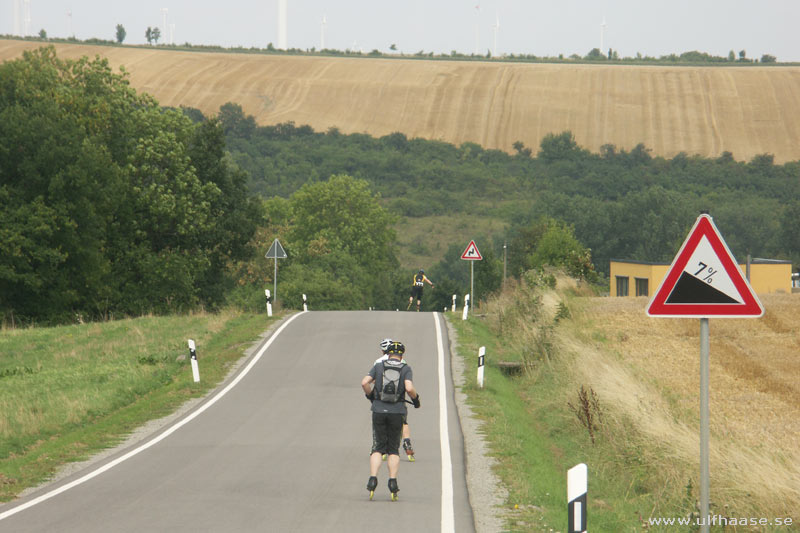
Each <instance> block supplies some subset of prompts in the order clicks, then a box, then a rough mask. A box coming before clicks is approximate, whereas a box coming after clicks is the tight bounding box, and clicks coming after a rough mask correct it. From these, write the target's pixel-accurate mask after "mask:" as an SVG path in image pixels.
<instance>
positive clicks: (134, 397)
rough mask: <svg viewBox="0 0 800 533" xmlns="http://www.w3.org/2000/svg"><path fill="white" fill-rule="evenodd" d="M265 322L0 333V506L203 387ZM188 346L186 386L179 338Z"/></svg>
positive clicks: (225, 319)
mask: <svg viewBox="0 0 800 533" xmlns="http://www.w3.org/2000/svg"><path fill="white" fill-rule="evenodd" d="M274 320H275V318H271V319H270V318H267V317H266V316H265V315H257V314H240V313H236V312H233V311H224V312H221V313H217V314H207V313H199V314H192V315H184V316H166V317H142V318H135V319H127V320H119V321H114V322H104V323H91V324H81V325H74V326H61V327H54V328H30V329H14V330H10V329H9V330H3V331H2V332H0V354H2V355H0V501H4V502H5V501H10V500H12V499H14V498H15V497H16V496H17V495H19V494H20V493H21V492H22V491H23V490H25V489H26V488H29V487H32V486H36V485H37V484H40V483H42V482H44V481H46V480H47V479H50V478H51V477H52V476H53V474H54V473H55V472H56V471H57V470H58V469H59V467H61V466H63V465H64V464H66V463H69V462H74V461H80V460H84V459H86V458H88V457H90V456H91V455H92V454H94V453H96V452H98V451H100V450H103V449H106V448H109V447H111V446H114V445H116V444H118V443H120V442H121V441H122V440H124V438H125V437H126V436H127V435H128V434H130V432H132V431H133V430H135V429H136V428H137V427H139V426H141V425H142V424H143V423H145V422H147V421H149V420H152V419H156V418H160V417H162V416H166V415H167V414H169V413H171V412H173V411H174V410H175V409H176V408H177V407H179V406H180V405H181V404H183V403H184V402H185V401H187V400H189V399H191V398H194V397H198V396H201V395H203V394H205V393H207V392H208V391H209V390H211V389H213V388H214V387H215V386H216V385H217V384H218V383H219V382H220V381H221V380H222V379H224V378H225V376H226V375H227V372H228V369H229V368H230V367H231V365H232V364H233V363H235V362H236V361H237V360H238V359H239V358H241V357H242V355H243V352H244V351H245V350H246V349H247V348H248V347H249V346H250V345H252V343H253V342H255V341H256V340H257V339H258V336H259V334H261V333H262V332H263V331H264V330H265V329H267V327H268V326H269V324H270V323H271V322H273V321H274ZM190 338H191V339H194V340H195V342H196V343H197V357H198V361H199V367H200V377H201V380H200V382H199V383H194V381H193V380H192V373H191V368H190V363H189V360H188V358H182V357H181V356H185V355H187V354H188V347H187V339H190Z"/></svg>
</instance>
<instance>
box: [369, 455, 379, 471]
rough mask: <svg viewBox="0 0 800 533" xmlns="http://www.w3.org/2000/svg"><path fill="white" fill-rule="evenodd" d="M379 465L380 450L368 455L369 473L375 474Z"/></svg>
mask: <svg viewBox="0 0 800 533" xmlns="http://www.w3.org/2000/svg"><path fill="white" fill-rule="evenodd" d="M380 467H381V452H374V453H373V454H372V455H370V456H369V475H370V476H377V475H378V470H379V469H380Z"/></svg>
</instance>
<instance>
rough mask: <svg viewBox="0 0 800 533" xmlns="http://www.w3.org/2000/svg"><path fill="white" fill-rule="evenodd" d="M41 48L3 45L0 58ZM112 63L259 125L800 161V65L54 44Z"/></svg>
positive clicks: (490, 144) (181, 97)
mask: <svg viewBox="0 0 800 533" xmlns="http://www.w3.org/2000/svg"><path fill="white" fill-rule="evenodd" d="M38 46H41V43H36V42H26V41H16V40H0V61H5V60H9V59H14V58H17V57H20V55H21V54H22V52H23V51H24V50H26V49H31V48H36V47H38ZM55 46H56V48H57V50H58V54H59V56H60V57H63V58H76V57H80V56H82V55H88V56H90V57H94V56H95V55H98V54H99V55H101V56H104V57H107V58H108V59H109V62H110V64H111V65H112V66H113V67H114V68H117V67H119V66H123V65H124V67H125V68H126V70H127V71H128V72H130V74H131V77H130V79H131V83H132V85H133V86H134V87H135V88H136V89H137V90H141V91H146V92H148V93H151V94H153V95H154V96H155V97H156V98H157V99H158V101H159V102H160V103H161V104H162V105H166V106H181V105H184V106H189V107H195V108H198V109H200V110H201V111H203V112H204V113H206V114H214V113H216V112H217V110H218V109H219V107H220V106H221V105H222V104H224V103H226V102H229V101H230V102H236V103H239V104H241V105H242V107H243V108H244V111H245V112H246V113H247V114H252V115H253V116H255V117H256V120H257V121H258V123H259V124H262V125H266V124H275V123H280V122H286V121H294V122H295V123H296V124H298V125H299V124H308V125H310V126H312V127H313V128H314V129H315V130H317V131H325V130H327V129H328V128H331V127H336V128H339V130H341V131H342V132H345V133H352V132H362V133H369V134H372V135H376V136H381V135H386V134H388V133H391V132H394V131H400V132H403V133H405V134H406V135H407V136H409V137H421V138H427V139H438V140H443V141H447V142H451V143H455V144H460V143H462V142H466V141H469V142H475V143H478V144H481V145H482V146H484V147H485V148H497V149H501V150H505V151H509V152H510V151H512V145H513V144H514V143H515V142H516V141H521V142H523V143H524V144H525V145H526V146H528V147H538V145H539V142H540V140H541V138H542V137H543V136H544V135H546V134H548V133H554V132H555V133H558V132H561V131H564V130H570V131H572V132H573V133H574V135H575V140H576V141H577V142H578V144H579V145H581V146H583V147H585V148H587V149H589V150H591V151H594V152H597V151H599V149H600V147H601V146H602V145H604V144H614V145H616V146H617V147H618V148H622V149H626V150H629V149H631V148H633V147H634V146H636V145H637V144H639V143H644V144H645V145H646V146H647V148H650V149H652V151H653V154H655V155H662V156H664V157H672V156H674V155H675V154H677V153H679V152H681V151H683V152H686V153H688V154H698V155H701V156H706V157H716V156H718V155H719V154H721V153H722V152H723V151H728V152H731V153H733V155H734V157H735V158H736V159H738V160H749V159H751V158H752V157H753V156H754V155H757V154H762V153H771V154H774V156H775V161H776V162H778V163H781V162H785V161H794V160H797V159H800V142H798V140H800V124H799V123H798V122H797V121H794V120H792V118H793V117H794V116H796V115H797V114H798V112H800V67H794V66H793V67H760V66H749V67H665V66H633V65H625V66H623V65H619V66H603V65H588V64H574V65H573V64H523V63H493V62H491V61H486V62H471V61H470V62H461V61H424V60H412V59H385V58H383V59H380V58H332V57H312V56H283V55H256V54H233V53H210V52H209V53H204V52H181V51H169V50H160V49H152V50H148V49H145V48H131V47H108V46H90V45H72V44H56V45H55Z"/></svg>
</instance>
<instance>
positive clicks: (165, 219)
mask: <svg viewBox="0 0 800 533" xmlns="http://www.w3.org/2000/svg"><path fill="white" fill-rule="evenodd" d="M126 78H127V75H125V74H114V73H113V72H112V71H111V69H110V67H109V66H108V61H107V60H105V59H99V58H98V59H95V60H93V61H90V60H89V59H88V58H85V57H84V58H81V59H80V60H76V61H72V60H67V61H62V60H59V59H58V58H57V57H56V54H55V49H54V48H53V47H46V48H41V49H39V50H35V51H32V52H25V53H24V55H23V58H22V59H20V60H15V61H10V62H6V63H4V64H3V65H0V79H2V80H3V84H2V85H0V177H1V178H2V179H1V180H0V227H1V228H2V229H0V314H7V313H11V312H13V313H15V314H17V315H24V316H27V317H28V318H29V319H35V320H37V321H40V322H42V321H44V322H47V321H53V322H59V321H64V320H68V319H70V318H72V317H74V314H76V313H77V314H84V315H88V316H95V317H97V316H108V314H109V313H115V314H119V315H124V314H139V313H142V312H149V311H155V312H166V311H173V310H179V309H189V308H192V307H194V306H195V305H197V304H199V303H202V304H205V305H208V306H209V307H213V306H214V305H216V304H217V303H219V302H220V292H221V291H220V288H219V287H220V285H221V284H223V281H224V280H225V275H224V272H225V266H226V263H227V262H228V261H229V260H230V259H233V258H235V257H237V256H240V255H242V254H244V253H246V250H245V247H244V244H243V243H247V242H248V241H249V239H250V236H251V235H252V229H253V227H254V219H257V218H258V213H257V212H256V211H255V210H254V209H253V208H252V202H248V201H247V198H246V197H245V187H244V177H243V176H242V175H241V174H240V173H237V172H236V171H235V169H232V168H231V167H229V166H228V164H227V162H226V161H225V156H224V143H223V142H222V140H223V137H222V134H221V131H220V129H219V126H218V125H216V123H211V122H209V123H202V124H200V125H198V126H195V125H194V123H193V122H192V121H191V120H190V119H189V118H188V117H186V116H185V115H184V114H183V113H182V112H181V111H179V110H163V109H161V108H160V107H159V106H158V103H157V102H156V101H155V100H153V99H152V97H150V96H148V95H140V94H137V93H136V92H135V90H134V89H132V88H131V87H130V84H129V83H128V80H127V79H126ZM6 147H14V150H11V151H9V150H8V149H7V148H6Z"/></svg>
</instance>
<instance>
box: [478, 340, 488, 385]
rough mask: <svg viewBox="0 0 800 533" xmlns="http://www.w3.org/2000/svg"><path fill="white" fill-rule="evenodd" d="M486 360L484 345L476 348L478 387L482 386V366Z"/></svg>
mask: <svg viewBox="0 0 800 533" xmlns="http://www.w3.org/2000/svg"><path fill="white" fill-rule="evenodd" d="M485 362H486V346H481V347H480V348H478V387H480V388H483V366H484V364H485Z"/></svg>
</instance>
